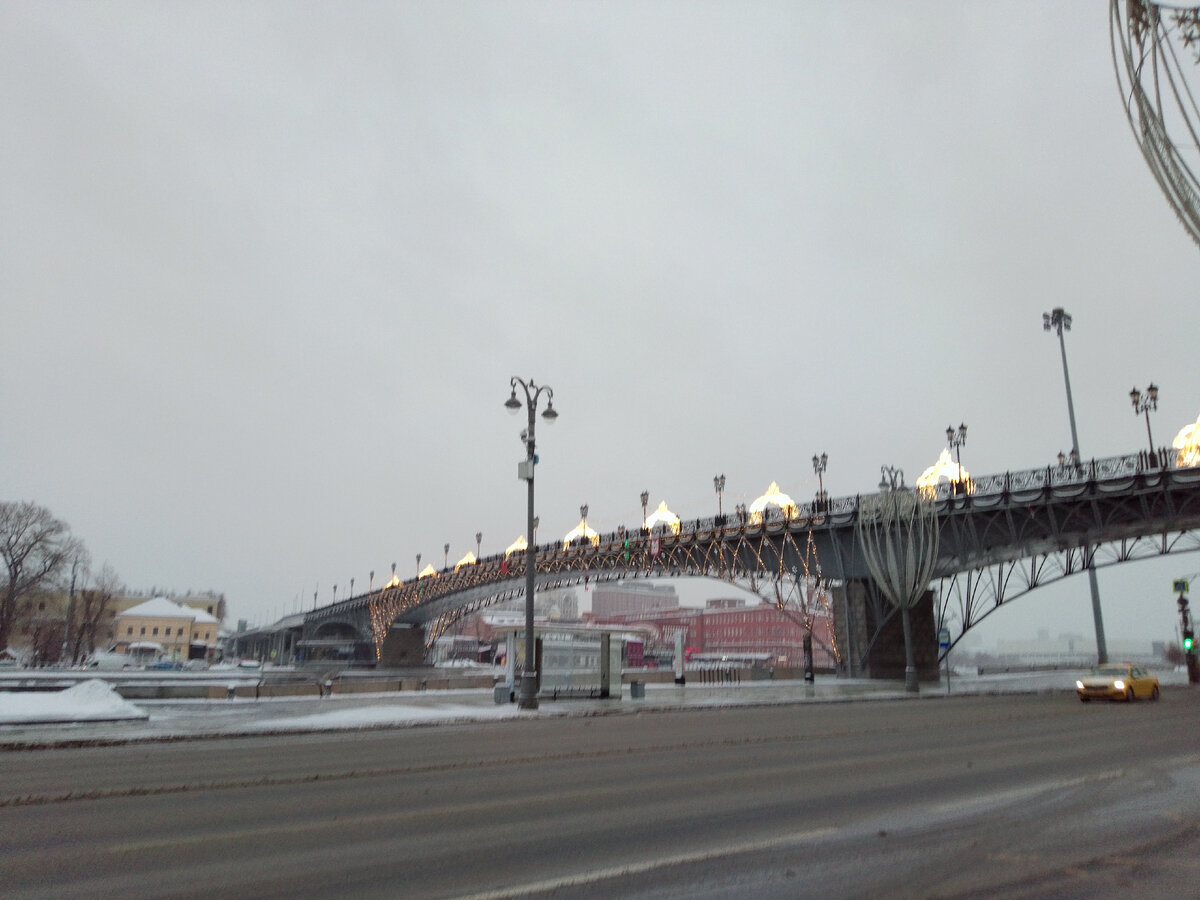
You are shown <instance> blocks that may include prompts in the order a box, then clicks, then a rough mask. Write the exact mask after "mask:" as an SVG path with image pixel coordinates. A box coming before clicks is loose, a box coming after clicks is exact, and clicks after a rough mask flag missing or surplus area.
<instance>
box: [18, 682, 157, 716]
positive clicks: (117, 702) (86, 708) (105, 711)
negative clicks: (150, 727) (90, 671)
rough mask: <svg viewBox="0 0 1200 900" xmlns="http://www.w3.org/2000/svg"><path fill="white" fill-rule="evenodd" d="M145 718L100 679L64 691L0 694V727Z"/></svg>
mask: <svg viewBox="0 0 1200 900" xmlns="http://www.w3.org/2000/svg"><path fill="white" fill-rule="evenodd" d="M147 718H149V715H148V714H147V713H145V712H143V711H142V710H140V709H138V707H136V706H134V705H133V704H132V703H130V702H129V701H128V700H125V699H123V698H122V697H121V695H120V694H118V693H117V692H116V691H114V690H113V689H112V687H111V686H110V685H109V684H107V683H106V682H104V681H101V680H100V679H99V678H92V679H89V680H87V681H81V682H79V684H77V685H74V686H73V687H69V688H67V689H66V690H65V691H3V692H0V725H21V724H31V723H39V722H112V721H115V720H118V719H147Z"/></svg>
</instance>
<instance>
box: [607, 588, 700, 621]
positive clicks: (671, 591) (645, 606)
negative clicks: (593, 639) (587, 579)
mask: <svg viewBox="0 0 1200 900" xmlns="http://www.w3.org/2000/svg"><path fill="white" fill-rule="evenodd" d="M678 606H679V596H678V595H677V594H676V593H675V585H673V584H653V583H651V582H649V581H619V582H604V583H601V584H597V585H596V586H595V587H594V588H592V617H593V618H595V619H597V620H599V619H606V618H609V617H612V616H621V615H627V614H629V613H641V612H649V611H651V610H659V609H675V608H676V607H678Z"/></svg>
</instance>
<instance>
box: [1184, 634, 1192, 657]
mask: <svg viewBox="0 0 1200 900" xmlns="http://www.w3.org/2000/svg"><path fill="white" fill-rule="evenodd" d="M1183 649H1184V650H1186V651H1187V652H1188V653H1191V652H1192V636H1191V635H1190V634H1189V635H1187V636H1185V637H1184V639H1183Z"/></svg>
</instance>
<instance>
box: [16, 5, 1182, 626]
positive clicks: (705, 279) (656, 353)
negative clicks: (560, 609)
mask: <svg viewBox="0 0 1200 900" xmlns="http://www.w3.org/2000/svg"><path fill="white" fill-rule="evenodd" d="M0 119H2V120H3V122H4V128H3V132H2V136H0V170H2V171H3V178H2V179H0V296H2V297H3V304H4V319H3V327H2V328H0V367H2V368H0V373H2V376H3V383H4V391H3V395H2V403H3V406H2V410H0V415H2V418H3V421H4V423H5V424H4V427H3V429H0V463H2V465H3V472H4V479H5V486H4V489H3V495H4V496H5V497H7V498H9V499H28V500H34V501H36V502H38V503H41V504H43V505H45V506H48V507H49V508H50V509H52V510H53V511H54V513H55V514H57V515H58V516H60V517H61V518H63V519H65V520H66V521H67V522H68V523H69V524H70V525H71V526H72V528H73V530H74V532H75V533H76V534H78V535H79V536H80V537H82V538H83V539H84V540H85V541H86V543H87V545H88V546H89V548H90V549H91V551H92V553H93V555H94V557H95V558H96V561H97V565H98V564H99V563H100V562H103V561H106V560H107V561H108V562H110V563H112V565H113V566H114V567H115V568H116V569H117V571H118V572H119V574H120V576H121V577H122V578H123V579H124V580H125V581H126V583H127V584H129V585H130V586H131V587H133V588H140V589H149V588H150V587H151V586H158V587H159V588H163V587H167V588H170V589H174V590H178V591H182V590H186V589H188V588H193V589H205V588H212V589H215V590H218V591H221V592H224V593H225V594H226V596H227V597H228V600H229V604H230V613H231V616H232V617H233V618H234V619H236V618H243V617H244V618H249V619H251V620H257V621H263V620H265V619H267V618H268V617H274V616H277V615H279V614H282V613H286V612H290V611H292V610H293V609H294V608H296V606H297V604H303V605H306V606H307V605H311V603H312V597H313V593H314V590H316V591H318V592H319V596H320V600H321V602H322V603H324V602H328V601H329V600H330V599H332V589H333V585H334V584H335V583H336V584H338V585H339V596H343V595H344V594H345V591H346V588H347V587H348V585H349V581H350V578H351V577H354V578H355V584H356V589H357V590H358V591H361V590H362V589H363V588H365V587H366V586H367V582H368V572H369V571H370V570H372V569H373V570H374V571H375V573H376V579H375V580H376V584H378V583H379V582H380V580H381V579H382V577H383V575H384V573H385V572H390V566H391V563H392V562H396V563H398V568H399V571H400V572H401V573H402V576H403V577H406V578H407V577H408V576H410V575H411V574H412V572H413V570H414V568H415V555H416V554H417V553H421V554H422V555H423V562H433V563H434V565H435V566H440V565H441V563H442V559H443V550H442V547H443V544H445V543H447V542H448V543H449V544H450V554H449V556H450V561H451V562H454V561H455V560H457V559H458V558H459V557H461V556H462V555H463V554H464V553H465V552H467V551H468V550H472V551H473V550H474V549H475V538H474V535H475V533H476V532H477V531H481V532H482V533H483V551H484V553H490V552H497V551H499V550H501V549H503V548H504V547H505V546H507V545H508V544H509V543H510V542H511V541H512V540H513V539H514V538H516V537H517V535H519V534H521V533H523V531H524V518H525V501H524V484H523V482H520V481H518V480H517V478H516V463H517V461H518V459H519V458H520V457H521V456H522V455H523V450H522V447H521V445H520V443H519V441H518V432H519V431H520V428H521V422H520V421H518V420H515V419H512V418H510V417H509V416H508V415H507V414H506V411H505V410H504V408H503V402H504V400H505V399H506V398H507V397H508V393H509V379H510V377H511V376H513V375H520V376H522V377H526V378H528V377H532V378H534V379H535V380H537V381H538V382H539V383H548V384H550V385H551V386H552V387H553V388H554V392H555V405H556V407H557V409H558V411H559V413H560V417H559V420H558V424H557V425H556V426H555V427H554V428H553V429H545V428H543V429H541V430H540V431H539V453H540V457H541V463H540V465H539V467H538V482H537V490H538V512H539V514H540V516H541V522H542V528H541V529H540V530H539V537H540V538H542V539H543V540H544V539H547V538H549V537H550V536H554V535H559V534H563V533H565V532H566V531H568V530H569V529H570V528H572V527H573V526H574V525H575V524H577V522H578V518H579V516H578V512H579V506H580V504H582V503H587V504H589V505H590V517H589V522H590V524H591V525H592V526H593V527H596V528H598V529H600V530H602V531H603V530H610V529H613V528H615V527H616V526H617V525H618V524H619V523H626V524H630V525H632V524H637V523H640V517H641V508H640V504H639V501H638V495H639V493H640V492H641V491H642V490H643V489H645V490H649V491H650V493H651V496H652V500H651V502H652V504H655V505H656V504H657V503H658V501H659V500H660V499H666V500H667V501H668V503H669V504H670V506H671V507H672V509H674V510H675V512H677V513H679V514H681V515H683V516H685V517H691V516H698V515H709V514H712V513H713V512H715V506H716V497H715V494H714V492H713V487H712V479H713V476H714V475H716V474H718V473H724V474H725V475H726V477H727V487H726V493H725V504H726V506H727V507H732V506H733V505H734V504H736V503H738V502H747V503H748V502H750V501H751V500H753V499H754V498H755V497H756V496H758V495H759V494H761V493H762V492H763V491H764V490H765V489H766V488H767V486H768V484H769V483H770V482H771V481H773V480H774V481H778V482H779V485H780V487H781V488H782V489H783V490H784V491H786V492H788V493H790V494H792V495H793V496H794V497H796V498H797V499H805V498H807V497H810V496H811V495H812V493H813V492H814V491H815V490H816V480H815V477H814V475H813V472H812V466H811V462H810V460H811V457H812V455H813V453H819V452H827V453H828V454H829V468H828V473H827V477H826V488H827V489H828V490H829V491H830V492H831V493H833V494H835V495H839V496H840V495H848V494H854V493H856V492H861V491H869V490H871V489H873V487H874V486H875V484H876V483H877V482H878V481H879V467H880V466H881V465H883V464H888V465H896V466H901V467H903V468H904V469H905V471H906V473H907V474H908V476H909V481H910V483H911V481H913V480H915V477H916V475H917V474H918V473H919V472H920V471H921V470H922V469H923V468H925V467H926V466H928V465H930V464H932V463H933V462H934V461H935V459H936V458H937V455H938V453H939V451H940V450H941V448H942V446H943V444H944V432H945V429H946V426H947V425H949V424H954V425H957V424H958V423H959V422H965V423H967V424H968V426H969V440H968V443H967V445H966V446H965V447H964V448H963V464H964V466H965V467H966V468H968V469H969V470H970V471H971V472H973V473H975V474H986V473H991V472H999V471H1004V470H1006V469H1024V468H1031V467H1035V466H1040V465H1044V464H1046V463H1048V462H1049V461H1050V460H1051V459H1052V458H1053V457H1054V455H1055V454H1056V453H1057V452H1058V451H1059V450H1060V449H1069V448H1070V435H1069V429H1068V423H1067V412H1066V402H1065V397H1064V391H1063V382H1062V371H1061V366H1060V361H1059V354H1058V347H1057V342H1056V340H1055V339H1054V338H1053V336H1051V335H1047V334H1046V333H1044V332H1043V331H1042V326H1041V316H1042V313H1043V312H1045V311H1048V310H1050V309H1051V308H1052V307H1055V306H1064V307H1066V309H1067V310H1068V311H1069V312H1070V313H1071V314H1072V315H1073V316H1074V318H1075V322H1074V328H1073V330H1072V331H1071V333H1070V334H1069V335H1068V337H1067V344H1068V357H1069V361H1070V364H1071V373H1072V379H1073V387H1074V389H1075V404H1076V413H1077V418H1078V422H1079V432H1080V443H1081V447H1082V450H1083V453H1084V455H1085V456H1108V455H1116V454H1120V453H1124V452H1133V451H1137V450H1139V449H1140V448H1141V447H1142V446H1144V444H1145V443H1146V436H1145V426H1144V423H1143V421H1142V420H1141V419H1139V418H1137V417H1135V415H1134V414H1133V411H1132V409H1131V407H1130V404H1129V399H1128V393H1129V390H1130V388H1131V387H1133V386H1135V385H1136V386H1138V387H1144V386H1145V385H1146V383H1147V382H1149V381H1151V380H1153V381H1155V382H1156V383H1157V384H1158V385H1159V386H1160V388H1161V395H1160V401H1159V409H1158V412H1157V413H1155V414H1154V415H1153V416H1152V423H1153V426H1154V428H1155V438H1156V442H1157V443H1162V444H1165V443H1169V441H1170V439H1171V437H1172V436H1173V435H1174V433H1175V432H1176V431H1177V430H1178V429H1179V428H1180V427H1182V426H1183V425H1185V424H1187V423H1190V422H1194V421H1196V418H1197V415H1198V414H1200V377H1198V376H1200V362H1198V357H1197V353H1196V342H1197V335H1200V328H1198V327H1197V324H1198V323H1197V320H1198V319H1200V306H1198V305H1197V304H1196V302H1195V284H1196V272H1197V249H1196V247H1195V246H1194V245H1193V244H1192V243H1191V241H1190V240H1189V239H1188V237H1187V236H1186V235H1185V233H1184V231H1183V229H1182V228H1181V227H1180V226H1179V225H1178V224H1177V223H1176V221H1175V219H1174V216H1173V214H1172V213H1171V212H1170V210H1169V208H1168V207H1167V204H1166V202H1165V201H1164V199H1163V198H1162V196H1161V195H1160V193H1159V191H1158V189H1157V187H1156V186H1155V184H1154V182H1153V180H1152V178H1151V176H1150V174H1149V172H1148V170H1147V168H1146V166H1145V164H1144V163H1143V161H1142V159H1141V156H1140V154H1139V151H1138V148H1137V146H1136V144H1135V142H1134V139H1133V137H1132V135H1131V133H1130V130H1129V126H1128V124H1127V122H1126V120H1125V116H1124V113H1123V110H1122V107H1121V103H1120V99H1119V96H1118V92H1117V87H1116V80H1115V77H1114V73H1113V65H1112V60H1111V56H1110V50H1109V37H1108V24H1107V16H1106V4H1103V3H1097V2H1094V0H1086V2H1084V0H1080V2H1055V3H1045V2H1040V0H1039V2H1034V0H1030V2H1005V3H991V4H981V3H972V4H962V3H949V2H947V3H921V4H896V3H882V2H880V3H869V2H862V3H849V2H840V3H828V4H822V5H818V4H815V3H811V4H810V3H795V2H789V3H755V4H745V3H733V2H730V3H719V2H710V3H669V2H661V3H621V2H604V3H588V2H573V3H517V2H514V3H503V4H494V3H483V2H459V3H455V2H446V3H432V2H430V3H395V4H380V3H374V2H371V3H367V2H361V3H356V2H337V3H317V2H310V3H299V2H290V3H245V2H240V0H239V2H223V3H219V2H211V3H203V2H201V3H188V4H183V3H173V4H162V3H151V2H137V3H133V2H129V3H126V2H96V3H88V4H82V3H44V2H24V0H8V2H5V3H4V4H0ZM1195 571H1200V555H1196V554H1192V555H1188V556H1181V557H1175V558H1173V559H1168V560H1164V561H1158V562H1153V563H1141V564H1137V565H1133V566H1125V567H1121V568H1120V569H1116V570H1108V571H1106V572H1103V573H1102V574H1101V579H1100V584H1101V591H1102V595H1103V597H1104V603H1105V610H1106V624H1107V627H1108V636H1109V640H1110V641H1112V640H1114V639H1120V638H1122V637H1124V636H1126V635H1135V636H1138V637H1154V638H1158V639H1167V638H1169V637H1170V636H1171V634H1172V631H1171V629H1172V627H1173V623H1174V621H1175V619H1174V602H1173V598H1172V597H1171V595H1170V580H1171V578H1172V577H1173V576H1175V575H1182V574H1188V573H1191V572H1195ZM1039 626H1044V627H1048V628H1050V630H1051V631H1052V632H1057V631H1059V630H1074V631H1079V632H1081V633H1084V634H1088V635H1090V634H1091V616H1090V604H1089V600H1088V593H1087V583H1086V580H1084V579H1081V578H1080V579H1072V580H1071V581H1069V582H1068V583H1067V584H1065V585H1063V586H1062V587H1061V588H1060V589H1057V590H1053V591H1050V590H1047V591H1042V592H1038V593H1035V594H1034V595H1031V596H1030V597H1028V598H1026V599H1023V600H1021V601H1018V602H1017V603H1014V604H1013V606H1012V607H1011V608H1008V609H1005V610H1002V611H1001V612H1000V613H998V614H997V615H996V616H995V617H993V619H992V622H991V625H990V629H991V631H992V632H994V633H996V634H1001V633H1003V634H1005V635H1007V634H1010V633H1011V634H1014V635H1025V634H1030V635H1032V634H1033V633H1034V631H1035V630H1036V628H1037V627H1039Z"/></svg>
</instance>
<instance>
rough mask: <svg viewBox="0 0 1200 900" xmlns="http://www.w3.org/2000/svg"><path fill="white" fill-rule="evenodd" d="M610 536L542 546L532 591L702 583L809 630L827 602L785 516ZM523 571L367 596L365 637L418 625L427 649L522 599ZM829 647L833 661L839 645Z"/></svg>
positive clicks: (495, 562) (492, 563) (489, 566)
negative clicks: (715, 584)
mask: <svg viewBox="0 0 1200 900" xmlns="http://www.w3.org/2000/svg"><path fill="white" fill-rule="evenodd" d="M613 537H614V538H615V539H614V540H611V541H602V542H601V543H600V544H599V546H594V545H592V544H590V543H585V544H583V545H581V546H575V547H567V548H564V547H562V546H561V545H548V546H544V547H542V548H539V550H538V553H537V558H536V563H535V564H536V566H537V571H536V574H535V590H549V589H553V588H557V587H569V586H573V585H579V584H584V585H587V584H600V583H606V582H614V581H622V580H626V579H631V580H632V579H648V578H654V579H663V578H673V577H681V576H686V577H707V578H713V579H716V580H720V581H724V582H727V583H729V584H733V585H735V586H737V587H740V588H742V589H744V590H748V591H750V592H752V593H755V594H758V595H759V596H760V597H762V598H763V599H764V600H766V601H767V602H769V603H772V604H774V605H775V607H776V608H777V609H779V610H780V611H781V612H782V613H783V614H784V615H785V616H788V617H789V618H791V619H792V620H793V621H796V622H798V623H799V624H800V625H801V626H802V627H806V628H809V629H811V628H812V622H813V618H814V616H815V615H817V614H818V613H819V611H820V610H818V606H819V605H820V604H823V603H825V602H827V601H825V599H824V597H823V595H821V594H819V593H818V592H817V591H815V590H814V587H815V585H816V584H817V582H819V581H821V580H822V578H823V576H822V574H821V567H820V561H819V559H818V556H817V552H816V546H815V542H814V540H813V535H812V532H811V530H800V529H799V528H797V527H796V523H795V522H794V521H791V520H785V519H784V518H783V517H782V516H776V517H775V518H774V519H772V518H770V517H768V519H767V521H766V522H765V523H763V524H761V525H746V526H733V527H728V528H724V527H714V528H712V529H711V530H708V531H700V530H697V531H693V532H688V533H682V534H679V535H673V534H670V533H666V532H665V531H660V532H658V533H649V532H646V533H643V532H640V531H639V532H637V533H636V534H632V535H628V536H621V537H620V538H619V539H616V535H614V536H613ZM524 563H525V558H524V554H522V555H521V557H520V559H517V557H516V555H515V554H514V555H513V556H511V557H509V559H508V560H507V562H506V561H505V560H504V559H503V558H502V557H494V558H488V559H484V560H481V561H480V562H479V563H477V564H475V565H471V566H465V567H463V568H462V569H460V570H459V571H458V572H448V573H445V574H443V575H440V576H436V577H433V576H430V577H426V578H423V579H421V581H420V582H419V583H415V584H412V583H410V584H406V585H401V586H398V587H395V588H390V589H385V590H383V591H380V592H378V594H376V595H372V597H371V601H370V604H369V608H370V620H371V632H372V635H373V637H374V639H375V644H376V651H377V653H378V648H379V647H381V646H382V642H383V640H384V639H385V638H386V636H387V632H388V631H389V630H390V628H391V626H392V623H393V622H396V621H399V622H413V623H416V622H421V623H423V624H424V625H425V629H426V632H425V635H426V636H425V643H426V646H427V647H429V646H432V645H433V643H434V642H435V641H436V640H437V639H438V638H439V637H440V636H442V635H443V634H445V633H447V632H448V631H450V630H451V629H452V628H453V627H454V625H455V624H456V623H458V622H459V621H461V620H462V619H464V618H466V617H468V616H470V615H472V614H474V613H477V612H480V611H482V610H484V609H487V608H488V607H490V606H494V605H497V604H500V603H503V602H506V601H509V600H515V599H518V598H522V597H524V596H525V564H524ZM826 649H828V650H829V652H830V653H831V654H833V656H834V658H835V659H838V660H839V661H840V659H841V655H840V654H841V650H840V648H839V647H838V646H837V643H836V641H835V642H834V644H833V645H832V646H830V647H827V648H826Z"/></svg>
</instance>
